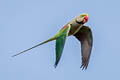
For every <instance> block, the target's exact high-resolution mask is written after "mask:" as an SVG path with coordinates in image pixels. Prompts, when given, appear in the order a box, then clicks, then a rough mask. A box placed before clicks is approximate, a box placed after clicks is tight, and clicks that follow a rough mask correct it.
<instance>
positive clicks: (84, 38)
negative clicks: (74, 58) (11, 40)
mask: <svg viewBox="0 0 120 80" xmlns="http://www.w3.org/2000/svg"><path fill="white" fill-rule="evenodd" d="M87 21H88V14H81V15H80V16H78V17H76V18H75V19H74V20H72V21H70V22H69V23H67V24H66V25H65V26H64V27H63V28H62V29H61V30H60V31H59V32H58V33H57V34H56V35H55V36H54V37H52V38H50V39H48V40H46V41H44V42H42V43H39V44H37V45H35V46H33V47H31V48H28V49H26V50H24V51H22V52H20V53H18V54H15V55H13V57H14V56H17V55H19V54H22V53H24V52H26V51H29V50H31V49H33V48H36V47H38V46H40V45H42V44H45V43H47V42H50V41H53V40H56V61H55V67H57V65H58V63H59V61H60V58H61V56H62V52H63V49H64V45H65V41H66V38H67V36H71V35H73V36H75V37H76V38H77V39H78V40H79V41H80V42H81V47H82V48H81V53H82V65H81V68H82V69H87V66H88V62H89V59H90V54H91V50H92V42H93V37H92V31H91V29H90V28H89V27H87V26H84V23H86V22H87Z"/></svg>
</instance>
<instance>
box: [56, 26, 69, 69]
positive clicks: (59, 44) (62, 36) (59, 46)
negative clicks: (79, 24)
mask: <svg viewBox="0 0 120 80" xmlns="http://www.w3.org/2000/svg"><path fill="white" fill-rule="evenodd" d="M67 26H68V27H65V28H63V29H62V30H61V31H60V33H59V37H57V38H56V62H55V65H54V66H55V68H56V66H57V64H58V63H59V60H60V58H61V55H62V52H63V48H64V44H65V41H66V37H67V36H68V33H69V31H70V28H71V25H70V24H68V25H67Z"/></svg>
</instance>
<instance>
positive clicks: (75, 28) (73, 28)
mask: <svg viewBox="0 0 120 80" xmlns="http://www.w3.org/2000/svg"><path fill="white" fill-rule="evenodd" d="M70 24H71V29H70V32H69V36H70V35H74V34H75V33H77V32H78V31H79V30H80V28H81V27H82V26H83V25H82V24H78V23H76V22H72V23H70Z"/></svg>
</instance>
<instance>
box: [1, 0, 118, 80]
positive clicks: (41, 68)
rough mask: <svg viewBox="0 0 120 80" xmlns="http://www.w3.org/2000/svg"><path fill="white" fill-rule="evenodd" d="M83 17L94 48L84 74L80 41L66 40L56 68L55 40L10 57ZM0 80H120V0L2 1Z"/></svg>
mask: <svg viewBox="0 0 120 80" xmlns="http://www.w3.org/2000/svg"><path fill="white" fill-rule="evenodd" d="M81 13H88V14H89V17H90V18H89V21H88V22H87V23H86V25H89V26H90V27H91V28H92V32H93V37H94V43H93V50H92V55H91V59H90V63H89V66H88V69H87V70H81V69H80V65H81V51H80V50H81V48H80V45H79V41H78V40H77V39H75V38H74V37H73V36H71V37H68V38H67V41H66V44H65V48H64V51H63V55H62V58H61V60H60V63H59V64H58V66H57V68H56V69H55V68H54V66H53V65H54V62H55V41H53V42H50V43H47V44H45V45H42V46H40V47H38V48H36V49H33V50H31V51H28V52H26V53H25V54H22V55H19V56H17V57H14V58H12V57H11V56H12V55H14V54H16V53H18V52H20V51H22V50H24V49H27V48H30V47H32V46H33V45H36V44H38V43H40V42H42V41H44V40H46V39H48V38H50V37H52V36H53V35H55V34H56V33H57V32H58V31H59V30H60V29H61V28H62V26H64V25H65V24H66V23H67V22H69V21H71V20H72V19H74V18H75V17H76V16H79V15H80V14H81ZM0 80H120V1H119V0H0Z"/></svg>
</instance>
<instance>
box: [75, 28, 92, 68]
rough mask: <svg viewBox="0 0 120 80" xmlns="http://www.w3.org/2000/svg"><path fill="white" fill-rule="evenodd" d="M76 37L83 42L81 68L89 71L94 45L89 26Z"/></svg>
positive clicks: (82, 29)
mask: <svg viewBox="0 0 120 80" xmlns="http://www.w3.org/2000/svg"><path fill="white" fill-rule="evenodd" d="M74 36H75V37H76V38H77V39H78V40H79V41H80V42H81V52H82V65H81V68H82V69H87V66H88V63H89V59H90V55H91V50H92V44H93V37H92V31H91V29H90V28H89V27H88V26H83V27H82V28H81V29H80V30H79V31H78V32H77V33H76V34H75V35H74Z"/></svg>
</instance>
